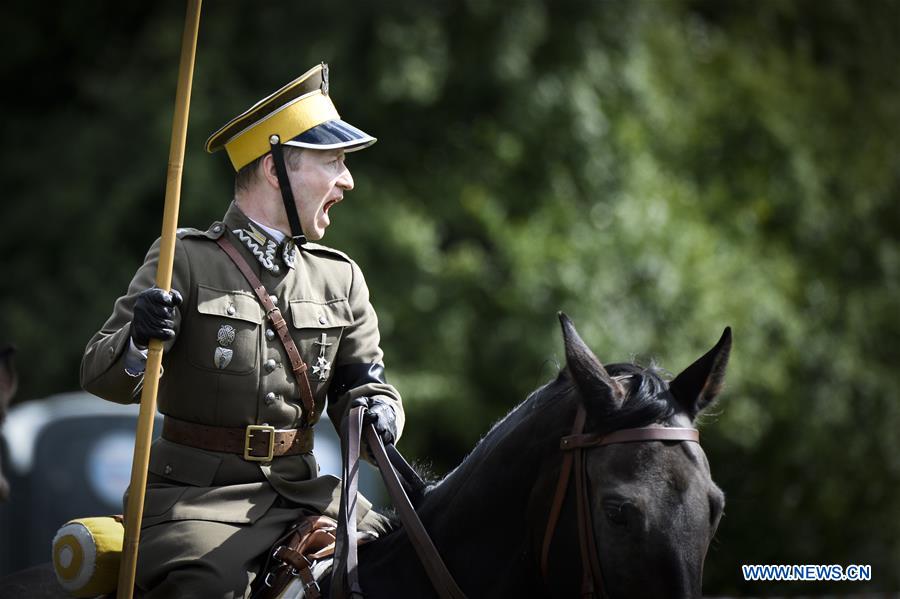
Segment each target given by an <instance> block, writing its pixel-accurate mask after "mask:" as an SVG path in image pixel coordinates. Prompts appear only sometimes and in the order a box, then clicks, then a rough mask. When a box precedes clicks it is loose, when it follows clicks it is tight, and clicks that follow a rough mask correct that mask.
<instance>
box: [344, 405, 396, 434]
mask: <svg viewBox="0 0 900 599" xmlns="http://www.w3.org/2000/svg"><path fill="white" fill-rule="evenodd" d="M357 406H364V407H366V408H368V411H367V412H366V415H365V416H364V417H363V424H371V425H373V426H374V427H375V432H376V433H378V436H379V437H381V440H382V441H383V442H384V444H385V445H390V444H391V443H393V442H394V441H396V440H397V416H396V414H394V408H393V407H391V404H389V403H388V402H386V401H385V400H383V399H379V398H377V397H357V398H356V399H354V400H353V401H351V402H350V408H351V409H352V408H355V407H357Z"/></svg>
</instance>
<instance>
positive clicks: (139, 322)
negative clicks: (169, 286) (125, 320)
mask: <svg viewBox="0 0 900 599" xmlns="http://www.w3.org/2000/svg"><path fill="white" fill-rule="evenodd" d="M181 302H182V299H181V294H180V293H178V290H177V289H173V290H172V291H171V292H166V291H163V290H162V289H160V288H159V287H151V288H150V289H148V290H146V291H143V292H141V294H140V295H138V296H137V299H136V300H135V301H134V316H133V317H132V319H131V339H132V340H133V341H134V344H135V345H136V346H138V347H139V348H141V349H143V348H145V347H147V346H148V345H150V340H151V339H160V340H162V341H168V340H170V339H174V338H175V308H176V307H178V306H180V305H181Z"/></svg>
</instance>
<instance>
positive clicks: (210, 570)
mask: <svg viewBox="0 0 900 599" xmlns="http://www.w3.org/2000/svg"><path fill="white" fill-rule="evenodd" d="M327 69H328V67H327V65H324V64H322V65H319V66H316V67H314V68H313V69H311V70H310V71H308V72H307V73H305V74H304V75H302V76H301V77H299V78H298V79H296V80H294V81H292V82H291V83H289V84H288V85H287V86H285V87H283V88H282V89H280V90H278V91H277V92H275V93H274V94H272V95H271V96H269V97H267V98H265V99H263V100H262V101H260V102H258V103H257V104H255V105H254V106H253V107H252V108H251V109H250V110H248V111H246V112H244V113H243V114H241V115H240V116H238V117H236V118H235V119H233V120H232V121H230V122H229V123H228V124H226V125H225V126H224V127H223V128H222V129H220V130H219V131H217V132H216V133H214V134H213V135H212V136H211V137H210V138H209V140H208V141H207V150H208V151H210V152H213V151H216V150H218V149H221V148H223V147H224V148H225V150H226V151H227V153H228V156H229V158H230V159H231V162H232V164H233V166H234V168H235V170H236V171H237V173H238V174H237V177H236V185H235V200H234V202H233V203H232V204H231V206H230V207H229V208H228V211H227V212H226V213H225V217H224V219H223V220H222V221H221V222H216V223H213V224H212V225H211V226H210V227H209V228H208V229H207V230H205V231H201V230H196V229H180V230H179V232H178V235H177V241H176V245H175V263H174V272H173V278H172V292H171V293H167V292H164V291H162V290H160V289H158V288H155V287H154V286H153V285H154V279H155V273H156V268H157V260H158V256H159V241H157V242H156V243H155V244H154V245H153V246H152V247H151V248H150V251H149V253H148V254H147V256H146V259H145V261H144V264H143V265H142V266H141V268H140V269H139V270H138V271H137V273H136V274H135V276H134V278H133V280H132V281H131V284H130V286H129V288H128V293H127V294H126V295H124V296H122V297H120V298H119V299H118V300H117V301H116V303H115V307H114V309H113V313H112V316H111V317H110V318H109V320H108V321H107V322H106V324H104V325H103V328H102V329H101V330H100V331H99V332H98V333H97V334H96V335H95V336H94V337H93V338H92V339H91V340H90V342H89V343H88V345H87V348H86V351H85V355H84V359H83V361H82V368H81V383H82V386H83V387H84V388H85V389H86V390H87V391H90V392H91V393H94V394H96V395H99V396H100V397H103V398H105V399H108V400H110V401H115V402H119V403H129V402H136V401H139V399H140V385H141V381H142V375H143V368H144V364H145V361H146V349H145V348H146V347H147V345H148V343H149V340H150V339H151V338H159V339H161V340H163V341H164V347H165V353H164V358H163V376H162V378H161V379H160V382H159V395H158V397H159V410H160V412H162V413H163V414H164V415H165V421H164V423H165V424H164V427H163V431H162V438H160V439H158V440H157V441H156V442H155V443H154V444H153V446H152V450H151V455H150V473H149V479H148V481H149V482H148V485H147V495H146V501H145V507H144V519H143V524H142V533H141V545H140V552H139V558H138V560H139V562H138V573H137V586H138V590H139V591H142V592H143V595H144V596H145V597H242V596H244V595H245V594H246V593H247V590H248V588H249V584H250V582H252V580H253V578H254V576H255V575H256V574H257V571H258V569H259V568H260V566H261V563H262V561H261V560H262V559H263V558H264V557H265V556H264V555H263V554H264V553H265V552H266V550H267V549H268V548H269V547H270V546H271V545H272V544H273V543H274V542H275V541H276V540H277V538H278V537H279V536H280V535H281V534H282V533H283V532H284V531H285V530H286V528H287V527H288V526H289V525H290V524H291V523H292V522H294V521H296V520H297V519H298V518H299V517H300V516H302V515H303V514H305V513H308V512H309V511H312V512H316V513H325V514H330V515H332V516H333V515H335V514H336V513H337V504H338V499H339V498H338V495H339V481H338V480H337V479H336V478H334V477H331V476H321V477H320V476H317V474H318V467H317V465H316V460H315V458H314V457H313V453H312V448H313V438H312V429H311V426H312V424H314V423H315V422H316V421H317V420H318V419H319V417H320V415H321V413H322V410H323V408H324V406H325V405H326V396H327V398H328V408H327V411H328V416H329V417H330V418H331V420H332V422H334V423H335V424H336V425H337V424H339V423H340V421H341V420H342V418H343V417H344V415H345V414H346V413H347V411H348V410H349V407H350V406H351V404H353V405H360V404H363V405H367V406H368V407H369V415H370V416H369V418H370V421H371V422H373V423H374V424H375V427H376V429H377V430H378V432H379V434H380V435H381V437H382V438H383V439H384V440H385V442H393V441H396V440H397V439H398V438H399V436H400V433H401V431H402V429H403V421H404V415H403V408H402V404H401V400H400V395H399V394H398V392H397V391H396V389H394V388H393V387H392V386H391V385H389V384H387V382H386V381H385V377H384V368H383V364H382V351H381V349H380V348H379V333H378V323H377V319H376V315H375V312H374V310H373V309H372V306H371V304H370V303H369V293H368V289H367V287H366V282H365V280H364V278H363V275H362V272H360V269H359V267H358V266H357V265H356V263H355V262H353V260H351V259H350V258H349V257H347V256H346V255H345V254H343V253H341V252H339V251H336V250H333V249H330V248H327V247H325V246H322V245H317V244H315V243H312V241H316V240H318V239H320V238H321V237H322V235H323V234H324V232H325V229H326V228H327V227H328V225H329V224H330V217H329V210H330V209H331V207H333V206H334V205H335V204H336V203H337V202H340V201H341V200H342V199H343V194H344V193H345V192H347V191H350V190H351V189H353V178H352V177H351V175H350V172H349V170H347V167H346V165H345V162H344V157H345V154H346V153H347V152H351V151H355V150H359V149H362V148H365V147H367V146H369V145H371V144H372V143H374V142H375V139H374V138H372V137H371V136H369V135H368V134H366V133H364V132H362V131H360V130H359V129H357V128H356V127H353V126H352V125H350V124H348V123H346V122H344V121H342V120H341V119H340V117H339V115H338V113H337V111H336V109H335V107H334V104H333V103H332V101H331V98H330V97H329V95H328V70H327ZM223 241H224V242H225V244H224V245H230V246H231V247H232V250H233V251H236V253H237V254H238V257H237V258H236V259H235V258H231V257H230V256H229V255H228V254H227V253H226V250H225V248H224V247H222V245H220V244H222V243H223ZM241 261H242V262H244V263H245V267H246V265H249V268H250V270H251V271H252V273H253V274H254V275H255V276H256V277H258V281H257V283H253V284H251V282H250V281H248V277H247V276H246V275H245V274H242V272H241V270H240V268H239V266H238V262H241ZM258 283H261V285H262V286H264V289H265V291H264V292H262V295H261V296H260V295H258V294H257V292H255V291H254V287H255V286H258ZM266 295H268V296H270V297H269V298H268V299H270V300H271V302H272V304H270V305H269V306H270V307H269V308H264V305H263V300H262V299H261V297H263V298H264V297H265V296H266ZM275 307H277V308H278V313H280V314H281V315H283V317H284V320H285V321H286V324H287V326H286V327H285V326H284V325H283V323H279V322H277V319H276V320H270V319H269V317H268V314H267V313H268V312H273V311H274V310H273V308H275ZM282 331H286V332H287V335H286V336H287V337H288V339H287V340H285V341H284V342H282ZM291 342H293V343H291ZM292 345H295V346H296V348H297V350H298V352H299V357H300V358H301V359H302V361H303V362H305V363H306V364H308V365H309V368H308V370H306V371H305V372H301V373H299V374H297V375H295V371H296V369H297V365H298V362H297V361H296V356H293V355H292V354H291V346H292ZM300 370H302V369H300ZM304 379H305V380H304ZM307 385H308V386H307ZM305 386H307V387H306V389H305V390H304V387H305ZM370 507H371V506H370V504H368V503H367V502H365V501H364V500H361V501H360V504H359V506H358V510H359V520H360V523H359V525H360V527H361V528H363V529H368V530H371V531H376V532H377V531H378V530H379V529H381V528H382V526H383V518H382V517H381V516H380V515H379V514H377V513H376V512H374V511H373V510H371V509H370Z"/></svg>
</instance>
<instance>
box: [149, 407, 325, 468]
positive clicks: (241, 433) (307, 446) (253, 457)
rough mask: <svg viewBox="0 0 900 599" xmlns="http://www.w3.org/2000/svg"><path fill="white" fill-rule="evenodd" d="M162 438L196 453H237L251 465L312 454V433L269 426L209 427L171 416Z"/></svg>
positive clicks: (165, 425)
mask: <svg viewBox="0 0 900 599" xmlns="http://www.w3.org/2000/svg"><path fill="white" fill-rule="evenodd" d="M162 438H163V439H166V440H167V441H171V442H173V443H178V444H180V445H187V446H188V447H195V448H197V449H205V450H207V451H221V452H224V453H236V454H238V455H240V456H243V458H244V459H245V460H247V461H249V462H271V461H272V459H273V458H276V457H279V456H285V455H298V454H301V453H310V452H311V451H312V450H313V435H312V429H294V428H292V429H276V428H275V427H274V426H269V425H267V424H251V425H249V426H247V427H243V428H230V427H223V426H207V425H205V424H196V423H194V422H187V421H185V420H178V419H177V418H172V417H171V416H166V417H165V419H164V420H163V430H162Z"/></svg>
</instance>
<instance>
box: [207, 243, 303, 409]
mask: <svg viewBox="0 0 900 599" xmlns="http://www.w3.org/2000/svg"><path fill="white" fill-rule="evenodd" d="M216 243H217V244H219V247H220V248H222V250H223V251H224V252H225V253H226V254H228V257H229V258H231V261H232V262H234V264H235V266H237V267H238V270H240V271H241V274H243V275H244V278H245V279H247V282H248V283H250V286H251V287H253V292H254V293H255V294H256V297H257V299H259V302H260V303H261V304H262V305H263V308H265V310H266V318H268V319H269V322H271V323H272V327H273V328H274V329H275V332H276V333H277V334H278V338H279V339H281V344H282V345H283V346H284V351H285V352H286V353H287V357H288V360H290V362H291V370H293V372H294V377H295V378H296V379H297V385H298V386H299V387H300V399H301V400H302V401H303V422H304V424H306V425H309V424H310V423H311V422H312V417H313V413H314V412H315V410H316V401H315V399H314V398H313V394H312V388H311V387H310V386H309V376H308V375H307V374H306V371H307V369H308V368H307V366H306V363H305V362H304V361H303V358H301V357H300V352H299V351H298V350H297V345H296V344H295V343H294V340H293V339H291V334H290V332H289V331H288V326H287V323H286V322H285V320H284V317H283V316H282V315H281V310H279V309H278V306H276V305H275V303H274V302H273V301H272V298H271V297H270V296H269V292H268V291H266V288H265V286H264V285H263V284H262V281H260V280H259V277H257V276H256V273H255V272H253V269H252V268H250V265H249V264H247V261H246V260H244V257H243V256H241V254H240V253H239V252H238V250H237V249H236V248H235V247H234V245H232V243H231V242H230V241H228V239H227V238H226V237H224V236H223V237H219V238H218V239H216Z"/></svg>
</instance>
